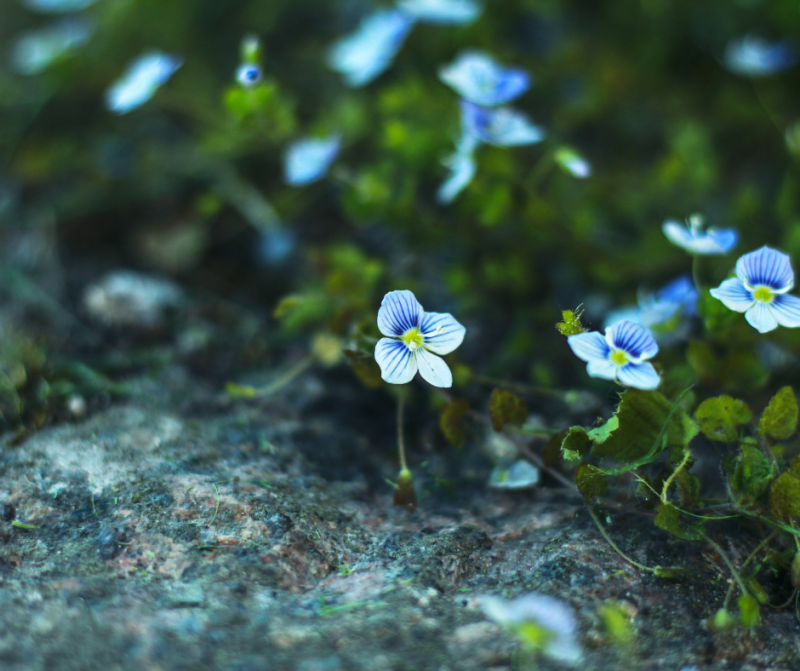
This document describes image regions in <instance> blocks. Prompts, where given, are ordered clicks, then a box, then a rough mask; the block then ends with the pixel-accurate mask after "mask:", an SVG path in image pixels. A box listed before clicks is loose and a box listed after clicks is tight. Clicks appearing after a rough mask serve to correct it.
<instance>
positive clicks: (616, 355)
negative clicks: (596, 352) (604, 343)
mask: <svg viewBox="0 0 800 671" xmlns="http://www.w3.org/2000/svg"><path fill="white" fill-rule="evenodd" d="M608 360H609V361H611V363H614V364H616V365H617V366H624V365H625V364H626V363H628V355H627V354H626V353H625V352H623V351H622V350H621V349H615V350H614V351H613V352H611V354H609V355H608Z"/></svg>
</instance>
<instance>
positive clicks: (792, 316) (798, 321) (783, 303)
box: [769, 294, 800, 328]
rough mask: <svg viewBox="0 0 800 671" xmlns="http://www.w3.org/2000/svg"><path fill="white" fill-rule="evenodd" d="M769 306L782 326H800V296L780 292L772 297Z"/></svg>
mask: <svg viewBox="0 0 800 671" xmlns="http://www.w3.org/2000/svg"><path fill="white" fill-rule="evenodd" d="M769 308H770V311H771V312H772V314H773V316H774V317H775V319H777V320H778V323H779V324H780V325H781V326H786V327H787V328H797V327H798V326H800V298H797V297H796V296H788V295H786V294H778V295H777V296H775V297H774V298H773V299H772V302H771V303H770V304H769Z"/></svg>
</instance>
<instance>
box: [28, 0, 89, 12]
mask: <svg viewBox="0 0 800 671" xmlns="http://www.w3.org/2000/svg"><path fill="white" fill-rule="evenodd" d="M95 2H97V0H24V4H25V6H26V7H27V8H28V9H32V10H33V11H35V12H42V13H43V14H69V13H70V12H79V11H80V10H82V9H86V8H87V7H89V6H91V5H93V4H94V3H95Z"/></svg>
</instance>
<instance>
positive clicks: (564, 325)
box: [556, 308, 586, 336]
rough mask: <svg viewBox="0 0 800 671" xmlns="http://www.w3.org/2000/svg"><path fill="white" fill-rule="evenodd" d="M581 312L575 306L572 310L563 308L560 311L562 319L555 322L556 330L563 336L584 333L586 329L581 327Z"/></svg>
mask: <svg viewBox="0 0 800 671" xmlns="http://www.w3.org/2000/svg"><path fill="white" fill-rule="evenodd" d="M582 314H583V313H582V312H581V311H579V310H578V309H577V308H576V309H575V311H574V312H573V311H572V310H564V311H563V312H562V313H561V319H563V321H560V322H559V323H558V324H556V330H557V331H558V332H559V333H560V334H561V335H563V336H571V335H578V334H579V333H585V332H586V329H585V328H583V324H581V315H582Z"/></svg>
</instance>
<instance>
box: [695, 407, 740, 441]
mask: <svg viewBox="0 0 800 671" xmlns="http://www.w3.org/2000/svg"><path fill="white" fill-rule="evenodd" d="M694 418H695V419H696V420H697V422H698V424H699V425H700V430H701V431H702V432H703V433H704V434H705V436H706V437H707V438H710V439H711V440H716V441H719V442H722V443H734V442H736V440H738V438H739V431H738V429H739V427H740V426H742V425H743V424H747V423H748V422H749V421H750V420H751V419H752V418H753V413H751V412H750V408H748V407H747V404H746V403H744V401H739V400H737V399H735V398H731V397H730V396H717V397H716V398H709V399H706V400H705V401H703V402H702V403H701V404H700V405H699V407H698V408H697V410H695V413H694Z"/></svg>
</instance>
